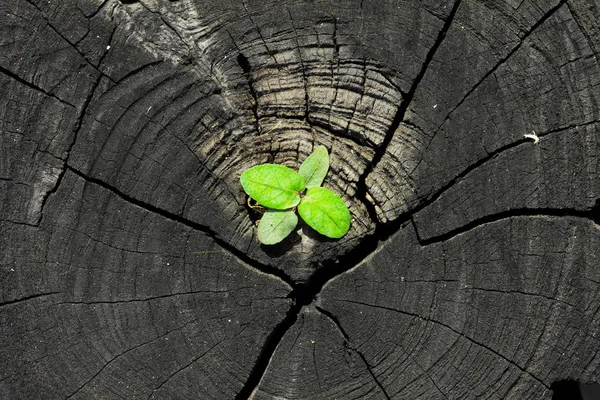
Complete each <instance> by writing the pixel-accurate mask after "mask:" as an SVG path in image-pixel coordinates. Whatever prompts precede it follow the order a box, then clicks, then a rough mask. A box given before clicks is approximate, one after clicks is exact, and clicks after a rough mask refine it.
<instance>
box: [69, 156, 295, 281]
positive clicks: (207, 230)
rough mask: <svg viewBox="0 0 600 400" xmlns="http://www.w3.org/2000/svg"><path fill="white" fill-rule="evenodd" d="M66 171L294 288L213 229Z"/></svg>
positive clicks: (278, 272)
mask: <svg viewBox="0 0 600 400" xmlns="http://www.w3.org/2000/svg"><path fill="white" fill-rule="evenodd" d="M66 169H68V170H69V171H71V172H73V173H74V174H75V175H77V176H79V177H80V178H82V179H84V180H85V181H87V182H90V183H93V184H95V185H98V186H100V187H103V188H104V189H106V190H108V191H109V192H111V193H113V194H115V195H117V196H118V197H119V198H121V199H122V200H124V201H126V202H128V203H130V204H133V205H135V206H137V207H140V208H142V209H144V210H146V211H148V212H151V213H153V214H157V215H160V216H161V217H163V218H166V219H169V220H171V221H175V222H178V223H180V224H183V225H185V226H187V227H189V228H191V229H193V230H196V231H199V232H202V233H204V234H205V235H206V236H208V237H209V238H211V239H212V240H213V241H214V242H215V243H216V244H218V245H219V246H220V247H221V248H222V249H224V250H226V251H228V252H229V253H231V254H232V255H233V256H235V257H236V258H238V259H239V260H241V261H242V262H243V263H245V264H247V265H248V266H250V267H252V268H254V269H256V270H258V271H260V272H262V273H265V274H268V275H272V276H274V277H276V278H279V279H280V280H282V281H283V282H285V283H287V284H288V285H289V286H290V287H293V286H294V281H293V280H292V278H290V277H289V276H288V275H287V274H286V273H285V272H283V271H282V270H280V269H278V268H275V267H272V266H269V265H266V264H262V263H259V262H258V261H256V260H254V259H252V258H251V257H250V256H248V255H247V254H246V253H244V252H243V251H241V250H239V249H237V248H236V247H235V246H233V245H231V244H229V243H228V242H227V241H226V240H224V239H222V238H221V237H220V236H219V234H218V233H217V232H215V231H214V230H213V229H211V228H210V227H208V226H205V225H202V224H200V223H198V222H194V221H192V220H189V219H187V218H185V217H183V216H181V215H178V214H175V213H172V212H170V211H167V210H164V209H162V208H159V207H157V206H155V205H152V204H150V203H147V202H145V201H142V200H138V199H136V198H134V197H132V196H130V195H127V194H125V193H124V192H122V191H120V190H119V189H117V188H116V187H114V186H111V185H109V184H108V183H106V182H104V181H102V180H100V179H97V178H93V177H90V176H87V175H85V174H84V173H83V172H81V171H79V170H77V169H75V168H73V167H72V166H70V165H67V166H66Z"/></svg>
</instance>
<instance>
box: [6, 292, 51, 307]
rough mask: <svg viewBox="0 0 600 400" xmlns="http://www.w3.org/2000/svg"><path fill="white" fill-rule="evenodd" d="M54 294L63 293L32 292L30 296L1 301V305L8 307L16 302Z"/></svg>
mask: <svg viewBox="0 0 600 400" xmlns="http://www.w3.org/2000/svg"><path fill="white" fill-rule="evenodd" d="M54 294H62V292H46V293H37V294H32V295H30V296H26V297H21V298H18V299H13V300H9V301H5V302H3V303H0V307H7V306H11V305H15V304H20V303H23V302H26V301H29V300H35V299H42V298H44V297H48V296H52V295H54Z"/></svg>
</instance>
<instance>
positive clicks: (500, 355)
mask: <svg viewBox="0 0 600 400" xmlns="http://www.w3.org/2000/svg"><path fill="white" fill-rule="evenodd" d="M337 301H340V302H345V303H351V304H357V305H359V306H364V307H371V308H377V309H381V310H386V311H392V312H395V313H398V314H402V315H406V316H410V317H415V318H418V319H420V320H421V321H424V322H431V323H433V324H436V325H439V326H441V327H444V328H446V329H448V330H450V331H451V332H454V333H455V334H456V335H458V336H460V337H462V338H464V339H465V340H467V341H469V342H471V343H473V344H475V345H477V346H478V347H481V348H483V349H485V350H487V351H488V352H490V353H492V354H494V355H496V356H497V357H499V358H501V359H502V360H504V361H506V362H507V363H509V364H510V365H512V366H514V367H516V368H518V369H519V370H520V371H521V372H523V373H525V374H527V375H528V376H530V377H531V378H532V379H535V380H536V381H537V382H538V383H540V384H541V385H542V386H544V387H545V388H546V389H548V390H550V387H549V386H548V385H546V383H544V381H542V380H541V379H540V378H538V377H537V376H535V375H533V374H532V373H531V372H529V371H527V370H526V369H525V368H523V367H521V366H520V365H519V364H517V363H516V362H514V361H512V360H510V359H509V358H507V357H506V356H504V355H502V354H501V353H499V352H498V351H496V350H494V349H492V348H491V347H489V346H487V345H486V344H484V343H482V342H480V341H478V340H476V339H474V338H472V337H470V336H467V335H466V334H465V333H463V332H459V331H457V330H456V329H454V328H453V327H451V326H450V325H447V324H445V323H443V322H441V321H438V320H435V319H432V318H427V317H423V316H422V315H419V314H416V313H412V312H408V311H401V310H397V309H395V308H392V307H385V306H379V305H373V304H368V303H362V302H360V301H354V300H337Z"/></svg>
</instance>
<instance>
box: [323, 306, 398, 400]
mask: <svg viewBox="0 0 600 400" xmlns="http://www.w3.org/2000/svg"><path fill="white" fill-rule="evenodd" d="M315 309H316V310H317V311H319V312H320V313H321V314H323V315H324V316H325V317H327V318H328V319H330V320H331V322H333V324H334V325H335V327H336V328H337V330H338V331H339V332H340V333H341V334H342V336H343V337H344V347H345V348H346V349H347V350H350V351H353V352H354V353H356V354H357V355H358V356H359V357H360V359H361V360H362V362H363V363H364V364H365V367H366V368H367V371H368V372H369V375H371V378H372V379H373V381H374V382H375V384H376V385H377V386H378V387H379V390H381V392H382V393H383V395H384V396H385V398H386V399H387V400H391V397H390V395H389V394H388V393H387V391H386V390H385V388H384V387H383V385H382V384H381V382H379V379H377V376H376V375H375V373H374V372H373V367H372V366H371V364H369V362H368V361H367V359H366V358H365V356H364V355H363V354H362V352H361V351H360V350H358V349H357V348H355V347H353V346H350V338H349V337H348V334H346V331H345V330H344V328H342V324H341V323H340V321H339V320H338V319H337V317H336V316H335V315H333V314H332V313H331V312H329V311H327V310H325V309H324V308H321V307H319V306H317V307H315Z"/></svg>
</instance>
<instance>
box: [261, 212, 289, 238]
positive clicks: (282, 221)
mask: <svg viewBox="0 0 600 400" xmlns="http://www.w3.org/2000/svg"><path fill="white" fill-rule="evenodd" d="M296 225H298V217H297V216H296V213H295V212H294V210H285V211H281V210H267V212H266V213H265V215H263V217H262V219H261V220H260V222H259V223H258V240H259V241H260V242H261V243H264V244H275V243H279V242H281V241H282V240H283V239H285V238H286V237H287V235H289V234H290V233H291V232H292V231H293V230H294V228H295V227H296Z"/></svg>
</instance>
